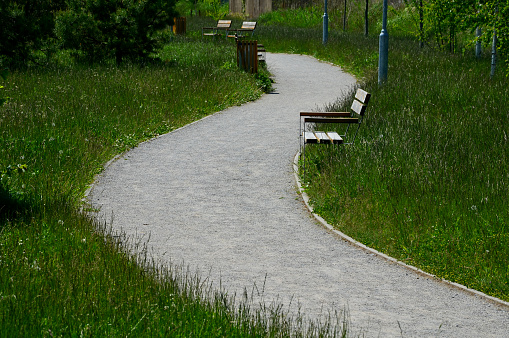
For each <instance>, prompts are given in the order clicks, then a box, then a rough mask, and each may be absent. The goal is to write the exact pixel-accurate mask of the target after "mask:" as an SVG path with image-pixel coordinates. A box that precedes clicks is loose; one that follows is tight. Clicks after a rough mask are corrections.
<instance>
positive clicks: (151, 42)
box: [55, 0, 175, 63]
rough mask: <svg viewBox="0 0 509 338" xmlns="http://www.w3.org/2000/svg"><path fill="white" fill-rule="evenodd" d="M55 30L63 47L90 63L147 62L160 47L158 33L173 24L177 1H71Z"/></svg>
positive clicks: (59, 17) (59, 16)
mask: <svg viewBox="0 0 509 338" xmlns="http://www.w3.org/2000/svg"><path fill="white" fill-rule="evenodd" d="M67 3H68V8H67V10H65V11H61V12H60V13H58V15H57V17H56V25H55V26H56V27H55V31H56V34H57V37H58V38H59V39H60V41H61V43H62V47H63V48H68V49H73V50H75V51H77V52H79V53H81V54H83V55H84V56H85V58H86V59H87V60H89V61H98V60H102V59H104V58H115V60H116V62H117V63H121V62H122V61H124V60H125V59H131V60H138V59H146V58H147V57H148V56H149V55H150V53H152V52H153V51H154V50H155V49H156V48H157V47H158V46H159V41H158V39H157V38H156V33H157V32H158V31H160V30H162V29H164V28H166V27H167V26H169V25H172V24H173V18H174V16H175V9H174V6H175V1H174V0H68V2H67Z"/></svg>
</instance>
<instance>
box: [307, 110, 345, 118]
mask: <svg viewBox="0 0 509 338" xmlns="http://www.w3.org/2000/svg"><path fill="white" fill-rule="evenodd" d="M300 116H316V117H320V116H322V117H350V116H352V113H349V112H306V111H301V112H300Z"/></svg>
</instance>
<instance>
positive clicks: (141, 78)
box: [0, 33, 344, 337]
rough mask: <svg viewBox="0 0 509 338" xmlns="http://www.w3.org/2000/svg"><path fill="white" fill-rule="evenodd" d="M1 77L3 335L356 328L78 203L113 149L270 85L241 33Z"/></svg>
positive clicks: (203, 333)
mask: <svg viewBox="0 0 509 338" xmlns="http://www.w3.org/2000/svg"><path fill="white" fill-rule="evenodd" d="M192 35H193V34H192V33H191V34H190V36H192ZM3 84H4V85H5V92H4V93H2V96H4V94H5V96H8V97H10V99H9V101H8V103H7V104H5V105H4V106H2V107H0V142H1V147H0V171H1V174H2V176H1V181H0V336H2V337H13V336H27V337H28V336H85V337H92V336H186V337H188V336H265V335H290V334H295V333H297V334H301V335H315V334H325V335H329V334H330V335H333V334H335V333H336V334H339V335H341V334H343V335H344V331H343V333H341V330H343V329H342V327H339V326H332V325H331V323H330V322H329V323H328V324H320V323H307V322H305V321H303V320H302V319H299V318H296V317H291V316H288V315H287V313H286V312H285V311H283V310H282V309H281V307H278V305H277V304H275V305H274V306H268V305H264V304H261V305H260V304H254V305H255V307H254V308H256V310H253V309H252V308H253V307H252V306H251V305H252V304H249V300H241V299H237V300H235V297H234V295H227V294H226V293H223V292H222V290H216V289H213V288H211V287H210V285H209V284H208V282H207V281H204V280H201V279H200V276H196V275H194V274H191V273H189V272H188V271H187V270H186V269H185V267H179V266H168V265H163V264H160V262H154V261H153V260H152V259H151V257H150V256H148V255H147V254H146V253H147V251H146V250H145V251H143V243H139V244H137V246H138V247H137V248H136V247H135V248H132V247H126V246H125V245H126V244H125V243H127V239H126V238H125V237H124V236H123V235H118V234H114V233H113V232H112V231H111V230H110V229H109V228H108V227H107V226H105V225H104V224H99V223H97V222H96V221H94V220H93V219H90V218H89V217H88V216H87V215H86V213H82V212H81V211H80V210H81V209H82V205H81V199H82V197H83V196H84V193H85V190H86V189H87V187H88V185H89V184H91V183H92V180H93V177H94V175H95V174H97V173H98V172H100V171H101V170H102V166H103V164H104V163H105V162H106V161H108V160H109V159H111V158H112V157H113V156H114V155H115V154H118V153H121V152H123V151H125V150H127V149H129V148H132V147H134V146H136V145H137V144H138V143H139V142H141V141H143V140H146V139H148V138H152V137H154V136H156V135H159V134H162V133H166V132H169V131H171V130H173V129H175V128H178V127H180V126H183V125H185V124H187V123H189V122H191V121H194V120H196V119H199V118H201V117H203V116H206V115H208V114H211V113H213V112H215V111H218V110H221V109H224V108H225V107H227V106H231V105H236V104H241V103H243V102H246V101H249V100H253V99H255V98H257V97H259V96H260V95H261V93H262V91H261V89H260V82H259V81H257V80H256V79H255V78H254V77H252V76H251V75H248V74H246V73H244V72H241V71H239V70H238V69H237V67H236V63H235V49H234V47H233V46H232V44H231V43H226V42H224V41H207V40H197V41H196V40H193V39H189V38H174V39H173V41H172V42H171V43H170V44H168V45H167V46H166V47H165V48H164V49H163V50H162V51H161V53H160V55H159V61H154V62H153V63H148V64H145V65H134V64H130V65H124V66H121V67H117V66H113V65H110V64H107V63H105V64H102V65H95V66H86V67H85V66H83V65H81V66H80V65H76V64H72V63H71V62H70V61H69V59H68V58H66V57H65V55H61V56H60V59H59V62H55V63H52V64H50V65H48V66H46V67H32V68H28V69H25V70H17V71H11V72H10V75H9V77H8V79H7V81H5V82H4V83H3ZM149 165H150V163H147V166H149ZM140 246H141V247H140ZM140 251H142V252H145V254H141V255H136V256H133V255H132V252H140ZM299 332H300V333H299Z"/></svg>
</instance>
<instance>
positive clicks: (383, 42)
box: [378, 0, 389, 84]
mask: <svg viewBox="0 0 509 338" xmlns="http://www.w3.org/2000/svg"><path fill="white" fill-rule="evenodd" d="M383 6H384V7H383V18H382V32H381V33H380V40H379V45H378V50H379V57H378V84H382V83H383V82H385V81H387V68H388V67H389V33H387V0H384V4H383Z"/></svg>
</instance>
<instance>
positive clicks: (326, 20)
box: [322, 0, 329, 45]
mask: <svg viewBox="0 0 509 338" xmlns="http://www.w3.org/2000/svg"><path fill="white" fill-rule="evenodd" d="M328 39H329V15H328V14H327V0H325V9H324V12H323V40H322V42H323V44H324V45H325V44H326V43H327V40H328Z"/></svg>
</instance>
